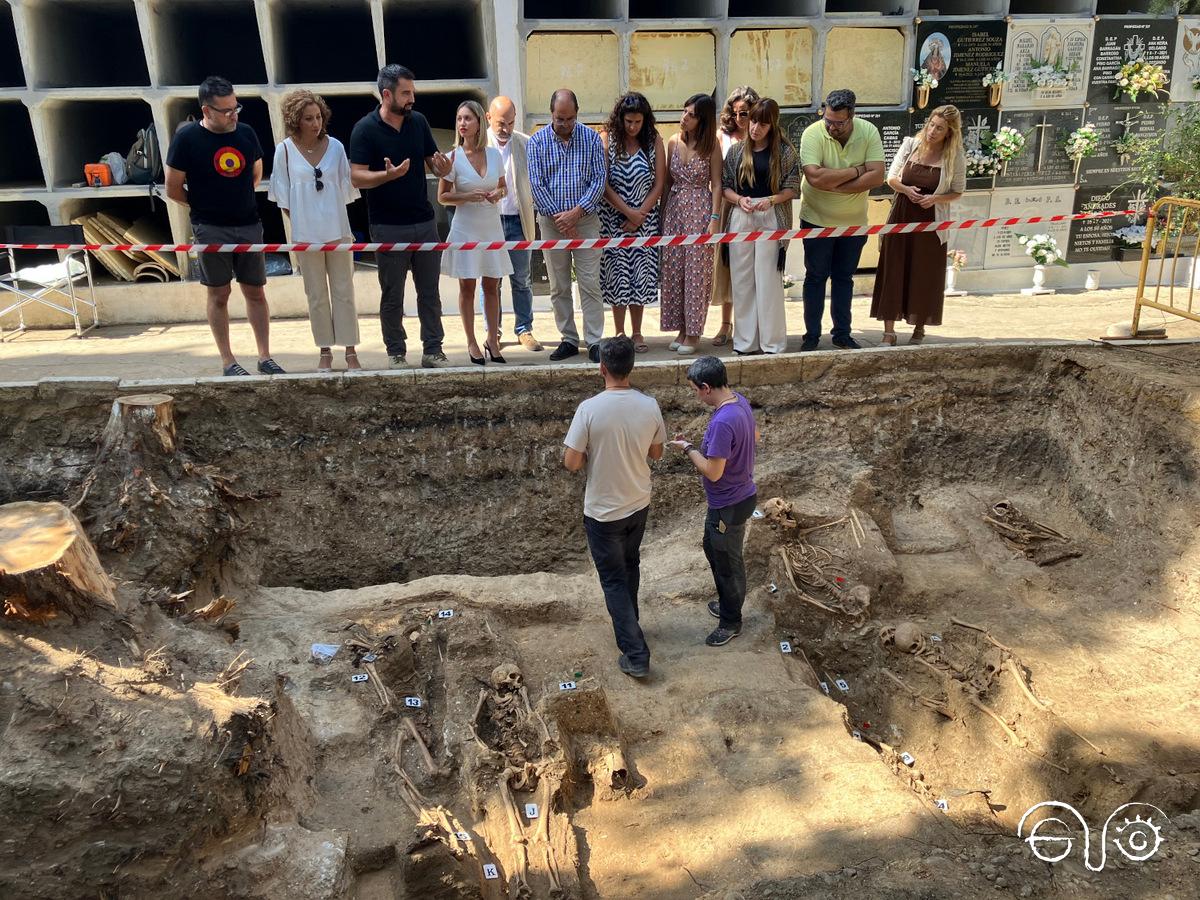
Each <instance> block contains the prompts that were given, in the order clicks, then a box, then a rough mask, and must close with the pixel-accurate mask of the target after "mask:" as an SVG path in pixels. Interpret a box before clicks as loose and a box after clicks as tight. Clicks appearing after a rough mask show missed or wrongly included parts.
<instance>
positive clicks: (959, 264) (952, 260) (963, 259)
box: [946, 250, 967, 272]
mask: <svg viewBox="0 0 1200 900" xmlns="http://www.w3.org/2000/svg"><path fill="white" fill-rule="evenodd" d="M946 262H948V263H949V264H950V268H952V269H953V270H954V271H955V272H961V271H962V270H963V266H965V265H966V264H967V253H966V251H965V250H951V251H950V252H949V253H947V254H946Z"/></svg>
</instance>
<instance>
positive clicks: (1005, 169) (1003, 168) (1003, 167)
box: [1000, 159, 1008, 175]
mask: <svg viewBox="0 0 1200 900" xmlns="http://www.w3.org/2000/svg"><path fill="white" fill-rule="evenodd" d="M1000 174H1001V175H1007V174H1008V160H1007V159H1006V160H1004V161H1003V162H1001V163H1000Z"/></svg>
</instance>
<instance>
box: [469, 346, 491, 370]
mask: <svg viewBox="0 0 1200 900" xmlns="http://www.w3.org/2000/svg"><path fill="white" fill-rule="evenodd" d="M484 346H485V347H486V346H487V344H484ZM467 359H469V360H470V361H471V362H473V363H475V365H477V366H482V365H486V364H487V359H486V358H484V357H482V356H472V355H471V348H470V347H468V348H467Z"/></svg>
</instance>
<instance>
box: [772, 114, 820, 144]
mask: <svg viewBox="0 0 1200 900" xmlns="http://www.w3.org/2000/svg"><path fill="white" fill-rule="evenodd" d="M820 117H821V114H820V113H812V112H801V113H786V112H785V113H780V114H779V130H780V131H782V132H783V133H784V134H785V135H787V139H788V140H789V141H791V142H792V146H793V147H795V148H796V151H797V152H799V151H800V138H801V137H803V136H804V129H805V128H807V127H808V126H809V125H811V124H812V123H813V122H815V121H817V119H819V118H820Z"/></svg>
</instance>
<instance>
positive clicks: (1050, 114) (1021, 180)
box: [996, 109, 1083, 188]
mask: <svg viewBox="0 0 1200 900" xmlns="http://www.w3.org/2000/svg"><path fill="white" fill-rule="evenodd" d="M1082 121H1083V110H1081V109H1031V110H1019V111H1017V110H1014V111H1008V110H1006V111H1005V112H1004V113H1003V114H1002V115H1001V116H1000V127H1001V128H1003V127H1004V126H1006V125H1007V126H1008V127H1010V128H1015V129H1016V130H1017V131H1019V132H1021V133H1022V134H1024V135H1025V149H1024V150H1023V151H1022V152H1021V155H1020V156H1018V157H1017V158H1016V159H1013V160H1010V161H1009V162H1008V164H1007V165H1006V166H1005V168H1003V169H1001V171H1000V174H999V175H997V176H996V187H998V188H1002V187H1026V186H1030V185H1037V184H1074V183H1075V163H1074V162H1072V161H1071V159H1070V158H1069V157H1068V156H1067V154H1066V152H1065V151H1064V150H1063V142H1064V141H1065V140H1066V139H1067V135H1069V134H1070V133H1071V132H1072V131H1074V130H1075V129H1076V128H1078V127H1079V126H1080V124H1081V123H1082Z"/></svg>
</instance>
